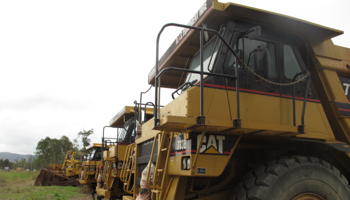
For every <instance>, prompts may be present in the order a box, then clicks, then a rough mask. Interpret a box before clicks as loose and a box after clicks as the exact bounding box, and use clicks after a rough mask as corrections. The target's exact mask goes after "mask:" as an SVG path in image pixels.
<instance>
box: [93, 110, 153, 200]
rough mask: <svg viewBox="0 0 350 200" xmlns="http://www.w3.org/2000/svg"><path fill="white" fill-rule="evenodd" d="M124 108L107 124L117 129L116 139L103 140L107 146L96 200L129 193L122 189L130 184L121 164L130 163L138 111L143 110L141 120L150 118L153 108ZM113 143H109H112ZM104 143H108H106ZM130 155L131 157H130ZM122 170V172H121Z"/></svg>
mask: <svg viewBox="0 0 350 200" xmlns="http://www.w3.org/2000/svg"><path fill="white" fill-rule="evenodd" d="M139 106H141V105H139V104H137V103H136V104H135V106H134V107H133V106H125V107H124V108H123V109H122V110H121V111H120V112H118V114H116V115H115V116H114V117H113V118H112V119H111V120H110V122H109V127H112V128H117V130H118V131H117V137H116V138H106V137H104V136H103V138H104V144H106V143H107V144H109V145H110V146H109V148H108V150H107V151H104V152H103V171H102V174H101V184H100V185H99V184H98V185H97V187H96V192H97V195H98V196H97V197H98V199H102V198H112V199H113V198H121V197H122V196H123V195H125V194H128V193H130V190H131V188H124V183H123V182H128V181H129V182H130V181H131V177H126V175H127V174H128V172H127V171H126V168H125V167H123V162H124V163H126V162H127V161H130V159H126V158H131V156H132V154H131V152H133V150H134V147H135V145H134V141H135V137H136V135H137V134H138V133H137V127H140V124H139V121H140V120H139V116H140V115H139V113H140V112H138V110H143V111H142V114H143V116H142V117H143V118H140V119H144V118H148V119H149V118H151V117H152V116H153V108H145V107H142V108H141V107H139ZM140 128H141V127H140ZM114 140H115V142H111V141H114ZM106 141H109V143H108V142H106ZM130 154H131V155H130ZM122 168H123V169H124V171H122Z"/></svg>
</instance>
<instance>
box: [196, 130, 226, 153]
mask: <svg viewBox="0 0 350 200" xmlns="http://www.w3.org/2000/svg"><path fill="white" fill-rule="evenodd" d="M201 137H202V135H201V134H199V135H198V136H197V147H198V146H199V141H200V140H201ZM224 140H225V136H224V135H209V136H208V135H205V136H204V137H203V142H202V146H201V149H200V151H199V153H207V154H223V153H224Z"/></svg>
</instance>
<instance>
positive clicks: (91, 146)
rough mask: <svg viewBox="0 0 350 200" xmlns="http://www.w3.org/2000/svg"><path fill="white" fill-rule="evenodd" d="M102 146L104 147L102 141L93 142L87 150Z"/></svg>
mask: <svg viewBox="0 0 350 200" xmlns="http://www.w3.org/2000/svg"><path fill="white" fill-rule="evenodd" d="M101 147H102V144H101V143H93V144H92V145H90V146H88V147H86V150H91V149H94V148H101Z"/></svg>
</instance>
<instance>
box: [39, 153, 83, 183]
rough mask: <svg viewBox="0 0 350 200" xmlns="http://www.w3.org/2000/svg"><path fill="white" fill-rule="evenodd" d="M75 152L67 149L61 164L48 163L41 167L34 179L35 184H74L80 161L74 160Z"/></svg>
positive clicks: (79, 171)
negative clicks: (46, 165) (44, 167)
mask: <svg viewBox="0 0 350 200" xmlns="http://www.w3.org/2000/svg"><path fill="white" fill-rule="evenodd" d="M75 155H76V152H73V154H72V151H67V153H66V156H65V158H64V161H63V164H62V165H57V164H50V165H48V167H47V168H46V169H42V170H41V171H40V174H39V175H38V177H37V178H36V180H35V183H34V185H35V186H51V185H57V186H76V185H77V183H78V181H77V178H78V175H79V174H80V173H81V161H79V160H75V159H74V156H75ZM58 167H59V168H58Z"/></svg>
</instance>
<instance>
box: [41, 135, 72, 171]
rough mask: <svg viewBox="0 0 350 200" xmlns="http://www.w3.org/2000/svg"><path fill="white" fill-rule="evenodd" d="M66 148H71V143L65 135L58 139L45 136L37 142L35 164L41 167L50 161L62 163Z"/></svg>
mask: <svg viewBox="0 0 350 200" xmlns="http://www.w3.org/2000/svg"><path fill="white" fill-rule="evenodd" d="M68 150H73V143H72V142H71V141H70V140H69V138H68V137H67V136H62V137H61V138H60V139H56V138H53V139H51V138H50V137H46V138H45V139H42V140H40V141H39V142H38V145H37V147H36V152H35V155H36V156H37V159H36V161H35V164H36V166H37V167H39V168H43V167H46V166H47V165H48V164H50V163H63V160H64V157H65V155H66V152H67V151H68Z"/></svg>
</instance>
